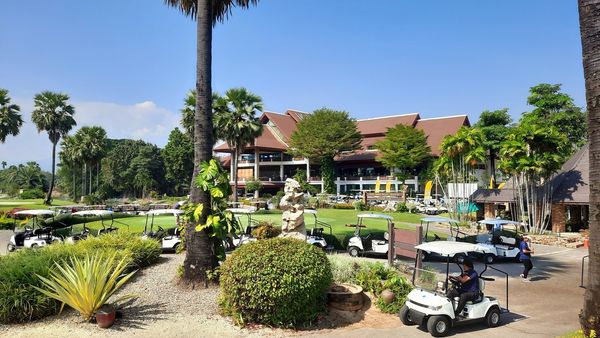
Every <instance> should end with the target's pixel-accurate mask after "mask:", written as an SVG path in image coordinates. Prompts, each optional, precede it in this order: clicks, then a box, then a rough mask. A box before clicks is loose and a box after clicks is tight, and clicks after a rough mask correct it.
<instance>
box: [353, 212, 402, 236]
mask: <svg viewBox="0 0 600 338" xmlns="http://www.w3.org/2000/svg"><path fill="white" fill-rule="evenodd" d="M357 217H358V221H357V222H356V230H355V231H354V235H356V236H360V232H361V231H360V229H361V228H367V225H366V224H365V219H367V222H369V223H370V224H373V223H374V224H377V223H379V224H383V222H382V221H385V222H386V223H387V224H386V225H387V227H386V228H385V230H384V231H385V233H387V231H388V229H389V227H390V225H391V224H392V222H393V221H394V218H393V217H392V216H390V215H385V214H358V215H357ZM372 220H376V221H374V222H373V221H372ZM371 222H373V223H371ZM369 236H370V234H369Z"/></svg>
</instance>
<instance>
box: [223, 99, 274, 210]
mask: <svg viewBox="0 0 600 338" xmlns="http://www.w3.org/2000/svg"><path fill="white" fill-rule="evenodd" d="M213 105H214V106H215V109H214V111H215V117H214V123H215V129H216V130H217V133H216V134H217V137H218V138H219V139H221V140H224V141H225V142H227V145H229V147H230V148H232V149H233V156H232V161H231V165H232V166H233V182H234V188H235V189H233V199H234V201H235V202H237V201H238V191H237V188H238V172H237V166H238V160H239V156H240V154H241V153H242V151H243V149H244V146H245V145H247V144H248V143H250V142H252V141H254V138H256V137H258V136H260V134H262V123H260V121H259V120H258V118H257V117H256V113H257V112H260V111H262V109H263V105H262V99H261V98H260V96H258V95H254V94H252V93H251V92H249V91H248V90H246V88H232V89H229V90H228V91H227V92H225V96H223V97H219V96H216V98H213ZM257 160H258V159H257ZM257 179H258V177H257Z"/></svg>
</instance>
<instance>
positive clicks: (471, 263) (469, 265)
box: [463, 258, 473, 269]
mask: <svg viewBox="0 0 600 338" xmlns="http://www.w3.org/2000/svg"><path fill="white" fill-rule="evenodd" d="M463 265H465V266H468V267H469V268H471V269H473V261H472V260H471V259H470V258H465V259H464V260H463Z"/></svg>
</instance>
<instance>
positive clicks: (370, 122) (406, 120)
mask: <svg viewBox="0 0 600 338" xmlns="http://www.w3.org/2000/svg"><path fill="white" fill-rule="evenodd" d="M418 119H419V114H417V113H414V114H407V115H395V116H384V117H376V118H372V119H364V120H358V121H356V124H357V126H358V131H360V133H361V134H362V135H363V136H366V135H384V134H385V133H386V132H387V129H388V128H391V127H393V126H395V125H398V124H404V125H407V126H414V125H415V124H416V123H417V120H418Z"/></svg>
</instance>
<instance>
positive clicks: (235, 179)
mask: <svg viewBox="0 0 600 338" xmlns="http://www.w3.org/2000/svg"><path fill="white" fill-rule="evenodd" d="M238 149H239V148H238V147H235V149H234V150H233V158H232V161H231V165H232V166H233V201H234V202H237V201H238V157H239V156H240V152H239V150H238ZM255 161H258V159H255ZM256 179H258V177H257V178H256Z"/></svg>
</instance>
